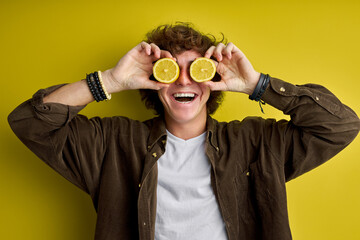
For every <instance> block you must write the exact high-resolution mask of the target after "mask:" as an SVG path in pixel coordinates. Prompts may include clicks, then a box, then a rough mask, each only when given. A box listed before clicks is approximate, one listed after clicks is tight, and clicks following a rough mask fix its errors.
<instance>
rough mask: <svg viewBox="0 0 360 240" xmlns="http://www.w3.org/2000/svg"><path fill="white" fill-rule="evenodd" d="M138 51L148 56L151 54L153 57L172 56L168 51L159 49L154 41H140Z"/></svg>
mask: <svg viewBox="0 0 360 240" xmlns="http://www.w3.org/2000/svg"><path fill="white" fill-rule="evenodd" d="M139 45H140V49H139V50H140V51H144V52H145V53H146V55H148V56H150V55H151V54H153V56H154V58H155V59H159V58H172V59H174V57H173V56H172V55H171V53H170V52H169V51H166V50H161V49H160V48H159V47H158V46H157V45H156V44H155V43H150V44H149V43H147V42H141V43H140V44H139Z"/></svg>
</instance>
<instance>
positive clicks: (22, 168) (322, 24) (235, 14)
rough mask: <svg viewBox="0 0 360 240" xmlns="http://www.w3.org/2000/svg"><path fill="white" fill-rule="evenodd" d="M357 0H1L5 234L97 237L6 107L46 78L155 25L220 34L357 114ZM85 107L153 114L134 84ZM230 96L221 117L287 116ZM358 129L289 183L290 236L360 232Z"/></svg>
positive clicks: (90, 213)
mask: <svg viewBox="0 0 360 240" xmlns="http://www.w3.org/2000/svg"><path fill="white" fill-rule="evenodd" d="M359 12H360V1H358V0H357V1H346V0H342V1H331V0H328V1H289V0H288V1H280V0H278V1H254V0H252V1H250V0H247V1H242V0H241V1H240V0H228V1H220V0H219V1H211V0H208V1H195V0H193V1H192V0H183V1H157V0H155V1H149V0H147V1H143V0H140V1H121V0H112V1H111V0H102V1H95V0H86V1H85V0H84V1H76V0H71V1H70V0H65V1H38V0H33V1H24V0H12V1H10V0H3V1H1V3H0V54H1V57H0V66H1V72H0V77H1V88H0V97H1V101H0V102H1V118H0V131H1V133H0V191H1V195H0V239H21V240H22V239H34V240H42V239H44V240H45V239H46V240H47V239H62V240H63V239H67V240H71V239H74V240H75V239H76V240H79V239H84V240H85V239H93V235H94V229H95V221H96V214H95V211H94V210H93V207H92V203H91V200H90V198H89V197H88V196H87V195H86V194H85V193H83V192H82V191H81V190H79V189H77V188H76V187H75V186H73V185H72V184H70V183H69V182H67V181H66V180H65V179H63V178H62V177H61V176H60V175H58V174H57V173H55V172H54V171H53V170H51V169H50V168H49V167H48V166H46V165H45V164H44V163H43V162H41V161H40V160H39V159H38V158H37V157H36V156H35V155H33V154H32V153H31V152H30V151H29V150H28V149H27V148H25V147H24V145H22V143H21V142H20V141H19V140H18V139H17V138H16V137H15V135H14V134H13V133H12V132H11V130H10V128H9V126H8V124H7V120H6V118H7V115H8V114H9V113H10V111H11V110H12V109H14V108H15V107H16V106H17V105H18V104H20V103H21V102H23V101H25V100H26V99H28V98H30V97H31V96H32V94H33V93H34V92H35V91H37V90H38V89H40V88H44V87H47V86H51V85H55V84H59V83H65V82H73V81H77V80H80V79H82V78H84V76H85V74H86V73H89V72H92V71H95V70H106V69H108V68H110V67H112V66H113V65H114V64H116V62H117V61H118V59H119V58H120V57H121V56H122V55H124V54H125V53H126V52H127V51H128V50H129V49H130V48H132V47H133V46H135V45H136V44H137V43H138V42H140V41H141V40H142V39H143V37H144V35H145V33H146V32H148V31H149V30H151V29H153V28H154V27H156V26H158V25H159V24H164V23H173V22H175V21H189V22H193V23H194V24H195V25H196V26H197V27H198V28H199V29H200V30H201V31H203V32H206V33H207V32H210V33H213V34H215V35H216V36H220V32H223V33H224V34H225V36H226V37H227V39H228V40H229V41H232V42H234V43H235V44H236V45H237V46H238V47H239V48H240V49H242V50H243V51H244V53H245V54H246V55H247V56H248V58H249V59H250V61H251V62H252V64H253V66H254V67H255V68H256V69H257V70H259V71H262V72H265V73H269V74H271V75H272V76H276V77H279V78H282V79H284V80H286V81H289V82H292V83H296V84H304V83H309V82H311V83H318V84H321V85H325V86H326V87H327V88H329V89H330V90H331V91H332V92H334V93H335V94H336V95H337V96H338V97H339V98H340V99H341V100H342V101H343V102H344V103H345V104H347V105H350V106H351V107H352V108H353V109H354V110H355V111H356V112H357V113H360V107H359V100H360V97H359V95H360V91H359V89H360V76H359V66H360V60H359V56H360V44H359V43H360V31H359V30H360V29H359V26H360V17H359ZM82 113H84V114H87V115H88V116H95V115H100V116H109V115H126V116H129V117H131V118H135V119H140V120H145V119H147V118H149V117H151V116H152V113H151V112H150V111H148V110H146V109H145V108H144V107H143V105H142V103H141V102H140V100H139V96H138V93H137V92H136V91H130V92H123V93H119V94H116V95H114V96H113V100H111V101H110V102H106V103H99V104H95V103H93V104H90V105H89V106H88V107H87V108H86V109H85V110H84V111H83V112H82ZM265 113H266V114H265V115H262V114H261V112H260V109H259V107H258V105H257V104H256V103H254V102H250V101H249V100H248V99H247V96H243V95H241V94H234V93H231V94H227V95H226V99H225V102H224V104H223V105H222V107H221V108H220V110H219V111H218V112H217V113H216V114H215V118H217V119H219V120H226V121H229V120H232V119H242V118H244V117H245V116H247V115H262V116H263V117H267V118H268V117H271V118H277V119H280V118H284V117H285V118H286V116H283V115H282V113H281V112H279V111H277V110H275V109H272V108H271V107H269V106H265ZM359 155H360V137H359V138H357V139H356V140H355V141H354V142H353V143H352V144H351V145H350V146H349V147H348V148H347V149H346V150H344V151H343V152H341V153H340V154H338V155H337V156H336V157H334V158H333V159H332V160H331V161H330V162H328V163H326V164H325V165H323V166H321V167H320V168H317V169H316V170H314V171H312V172H310V173H308V174H306V175H304V176H302V177H300V178H298V179H296V180H293V181H291V182H289V183H288V184H287V187H288V201H289V212H290V213H289V215H290V222H291V229H292V233H293V237H294V239H306V240H308V239H310V240H312V239H316V240H318V239H327V240H331V239H334V240H335V239H347V240H349V239H360V231H359V220H358V219H359V215H360V206H359V203H360V187H359V183H360V163H359Z"/></svg>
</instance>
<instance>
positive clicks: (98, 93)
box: [86, 71, 111, 102]
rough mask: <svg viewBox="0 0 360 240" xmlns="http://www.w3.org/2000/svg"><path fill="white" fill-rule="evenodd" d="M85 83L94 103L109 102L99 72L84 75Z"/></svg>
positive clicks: (109, 97) (109, 95)
mask: <svg viewBox="0 0 360 240" xmlns="http://www.w3.org/2000/svg"><path fill="white" fill-rule="evenodd" d="M86 82H87V85H88V87H89V89H90V92H91V94H92V95H93V97H94V99H95V101H96V102H100V101H104V100H110V99H111V94H109V93H108V92H107V91H106V89H105V86H104V84H103V82H102V77H101V72H100V71H97V72H94V73H90V74H87V75H86Z"/></svg>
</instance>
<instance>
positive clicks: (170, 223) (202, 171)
mask: <svg viewBox="0 0 360 240" xmlns="http://www.w3.org/2000/svg"><path fill="white" fill-rule="evenodd" d="M167 134H168V138H167V143H166V151H165V153H164V155H163V156H161V157H160V159H159V160H158V163H157V164H158V185H157V211H156V223H155V240H164V239H167V240H169V239H170V240H177V239H179V240H180V239H181V240H189V239H192V240H195V239H199V240H202V239H205V240H212V239H214V240H215V239H216V240H225V239H227V234H226V229H225V224H224V221H223V218H222V216H221V214H220V210H219V206H218V204H217V201H216V198H215V195H214V192H213V189H212V187H211V177H210V176H211V175H210V171H211V165H210V162H209V160H208V158H207V156H206V154H205V137H206V133H203V134H201V135H200V136H198V137H195V138H192V139H189V140H183V139H181V138H178V137H176V136H174V135H172V134H171V133H170V132H167Z"/></svg>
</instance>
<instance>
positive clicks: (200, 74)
mask: <svg viewBox="0 0 360 240" xmlns="http://www.w3.org/2000/svg"><path fill="white" fill-rule="evenodd" d="M215 73H216V66H215V63H214V62H213V61H212V60H211V59H209V58H205V57H201V58H197V59H196V60H195V61H194V62H193V63H192V64H191V65H190V76H191V78H192V79H193V80H194V81H196V82H206V81H210V80H211V79H213V78H214V76H215Z"/></svg>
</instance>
